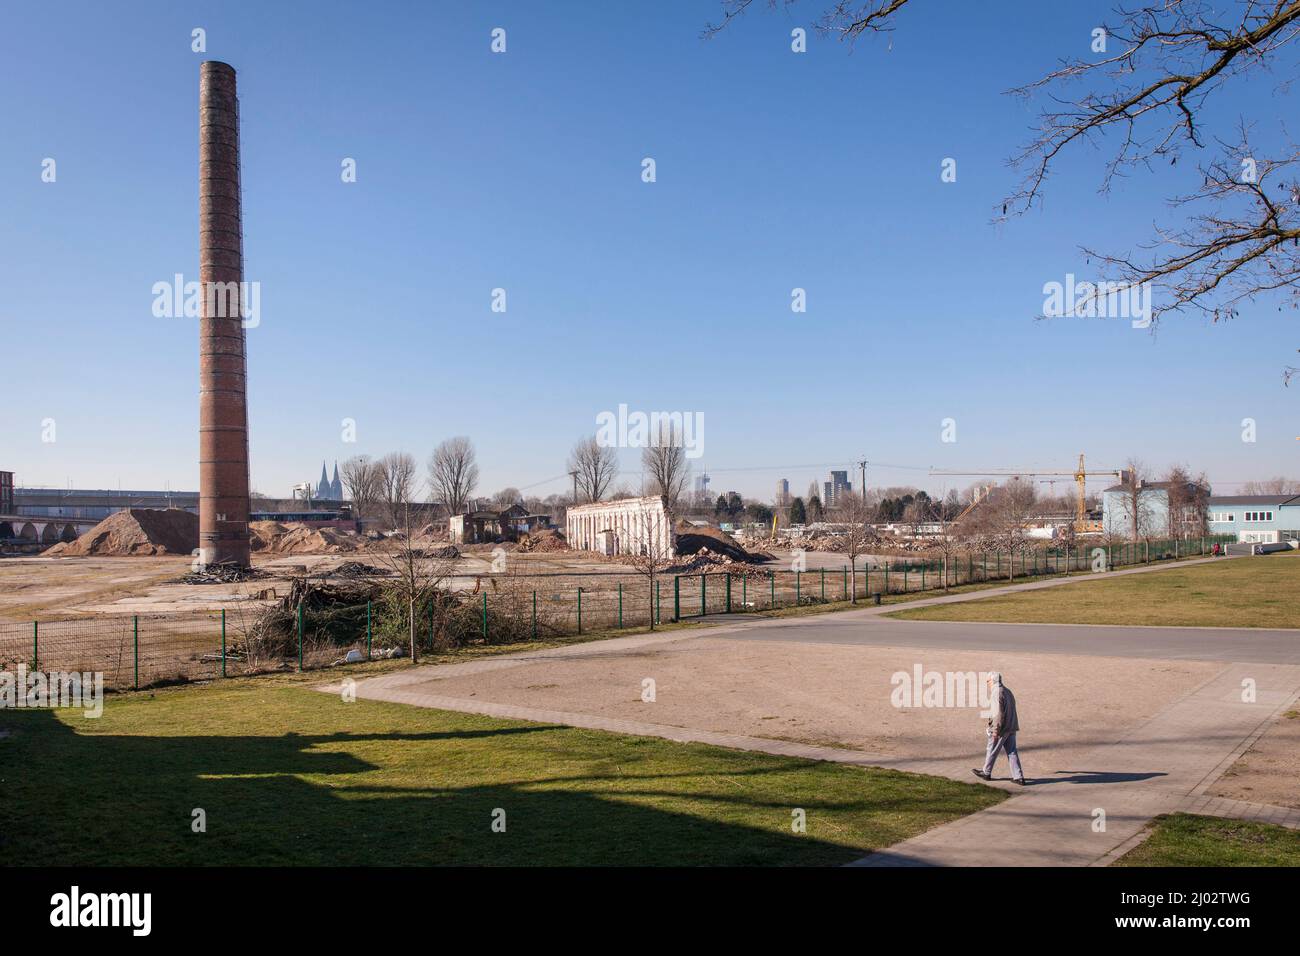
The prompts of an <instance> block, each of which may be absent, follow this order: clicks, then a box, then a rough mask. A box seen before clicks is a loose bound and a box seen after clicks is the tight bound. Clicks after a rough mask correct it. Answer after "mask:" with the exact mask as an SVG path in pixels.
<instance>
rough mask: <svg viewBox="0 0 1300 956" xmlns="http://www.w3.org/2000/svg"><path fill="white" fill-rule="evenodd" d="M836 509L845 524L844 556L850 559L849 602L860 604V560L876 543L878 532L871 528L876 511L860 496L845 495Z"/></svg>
mask: <svg viewBox="0 0 1300 956" xmlns="http://www.w3.org/2000/svg"><path fill="white" fill-rule="evenodd" d="M843 499H844V500H843V501H842V502H841V503H840V504H839V506H838V507H837V508H836V517H837V518H838V520H839V521H840V522H842V523H843V524H844V526H845V527H844V536H843V538H841V539H840V541H841V542H842V550H843V551H844V556H845V557H847V558H848V559H849V602H850V603H851V604H857V603H858V558H859V557H860V556H862V555H864V554H866V553H867V552H868V550H869V549H870V548H871V546H872V545H873V544H875V543H876V532H875V530H874V529H873V528H872V527H871V520H872V519H873V518H874V517H875V514H876V512H875V509H874V508H871V507H868V506H867V505H866V504H865V503H863V501H862V497H861V496H860V495H844V496H843Z"/></svg>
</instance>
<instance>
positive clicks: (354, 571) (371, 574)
mask: <svg viewBox="0 0 1300 956" xmlns="http://www.w3.org/2000/svg"><path fill="white" fill-rule="evenodd" d="M329 573H330V576H331V577H335V578H391V577H393V576H395V575H396V574H397V572H396V571H394V570H392V569H391V568H378V567H375V566H374V565H373V564H363V563H362V562H360V561H344V562H343V563H342V564H340V565H339V566H338V567H337V568H334V569H333V570H332V571H330V572H329Z"/></svg>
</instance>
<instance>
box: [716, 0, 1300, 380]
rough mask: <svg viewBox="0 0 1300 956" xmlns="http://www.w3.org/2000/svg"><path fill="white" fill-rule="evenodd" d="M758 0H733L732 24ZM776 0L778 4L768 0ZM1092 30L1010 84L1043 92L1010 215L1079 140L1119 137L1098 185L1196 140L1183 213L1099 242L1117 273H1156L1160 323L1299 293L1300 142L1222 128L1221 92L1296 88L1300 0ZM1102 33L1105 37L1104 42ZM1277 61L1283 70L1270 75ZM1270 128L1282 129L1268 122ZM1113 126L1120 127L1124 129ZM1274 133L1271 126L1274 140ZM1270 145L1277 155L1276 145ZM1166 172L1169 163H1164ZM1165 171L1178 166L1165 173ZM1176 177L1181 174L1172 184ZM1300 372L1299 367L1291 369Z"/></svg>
mask: <svg viewBox="0 0 1300 956" xmlns="http://www.w3.org/2000/svg"><path fill="white" fill-rule="evenodd" d="M821 2H822V3H824V4H826V3H829V6H828V7H824V8H823V9H824V10H825V12H824V13H823V15H822V17H821V19H820V21H819V26H820V27H821V29H822V30H823V31H824V32H825V33H828V34H831V35H837V36H839V37H840V38H841V39H847V40H849V41H853V40H855V39H857V38H858V37H859V36H861V35H862V34H864V33H868V32H871V33H880V32H887V31H889V30H891V29H893V26H894V22H895V21H896V20H897V19H898V16H897V15H898V14H899V13H900V11H901V10H902V9H903V8H904V7H905V6H906V5H907V4H908V0H821ZM752 4H753V0H722V9H723V14H724V18H723V20H722V22H721V23H719V24H716V25H711V26H709V27H707V28H706V30H705V35H706V36H708V35H712V34H714V33H717V32H718V31H719V30H721V29H723V28H724V27H725V26H726V25H727V23H729V22H730V21H731V20H732V19H734V18H735V17H736V16H738V15H739V14H741V13H743V12H744V11H745V10H746V9H747V8H749V7H750V6H751V5H752ZM768 5H769V6H772V7H775V6H778V4H777V2H776V0H769V4H768ZM1100 30H1101V31H1104V32H1102V33H1100V34H1097V33H1094V34H1093V45H1092V52H1093V53H1094V58H1093V59H1079V58H1074V59H1068V60H1065V61H1064V62H1063V63H1062V65H1061V66H1060V67H1059V68H1058V69H1056V70H1053V71H1052V72H1050V73H1048V74H1047V75H1046V76H1043V77H1041V78H1039V79H1037V80H1035V81H1032V82H1030V83H1028V84H1026V85H1024V86H1020V87H1017V88H1015V89H1013V90H1011V91H1010V92H1011V93H1013V94H1016V95H1019V96H1021V97H1024V98H1026V99H1030V98H1034V97H1041V98H1042V101H1043V102H1044V103H1045V104H1046V106H1045V107H1044V109H1043V110H1042V112H1041V113H1040V114H1039V117H1038V122H1037V128H1036V129H1035V132H1034V134H1033V136H1032V137H1031V139H1030V141H1029V142H1028V143H1027V144H1026V145H1024V146H1023V147H1022V148H1021V149H1020V150H1019V151H1018V152H1016V153H1014V154H1013V155H1012V157H1011V164H1012V166H1014V167H1015V168H1017V169H1018V170H1019V171H1020V173H1021V175H1022V179H1021V181H1020V183H1019V185H1018V186H1017V187H1016V189H1015V190H1014V191H1013V192H1012V194H1011V195H1010V196H1008V197H1007V198H1006V199H1005V201H1003V203H1002V209H1001V214H1000V216H998V217H996V218H997V219H999V220H1001V219H1006V218H1007V217H1008V216H1009V215H1020V214H1023V213H1025V212H1026V211H1028V210H1030V209H1032V208H1033V207H1034V205H1035V204H1041V202H1042V199H1043V194H1044V187H1045V185H1046V182H1047V179H1048V177H1049V174H1050V173H1051V172H1052V170H1053V169H1054V168H1055V166H1056V164H1057V162H1058V161H1060V160H1061V158H1062V156H1064V155H1065V154H1066V153H1067V152H1068V151H1070V150H1073V149H1079V148H1081V147H1082V146H1083V144H1085V143H1087V144H1089V145H1093V146H1095V145H1096V144H1097V143H1098V142H1099V141H1101V140H1103V139H1105V138H1109V141H1110V142H1111V143H1113V144H1114V146H1113V148H1112V150H1111V152H1110V153H1109V158H1108V159H1107V160H1106V162H1105V167H1104V173H1103V176H1102V179H1101V184H1100V188H1101V191H1102V192H1103V193H1106V192H1107V191H1108V190H1109V188H1110V186H1111V185H1112V183H1113V182H1114V181H1115V179H1116V178H1122V177H1126V176H1129V175H1131V174H1133V173H1140V172H1155V171H1156V168H1157V166H1161V167H1172V166H1175V165H1176V164H1177V162H1178V159H1179V157H1180V156H1182V155H1184V154H1185V153H1187V152H1189V151H1191V152H1192V153H1194V154H1195V155H1198V156H1201V157H1206V158H1204V159H1202V160H1201V161H1200V162H1198V163H1197V165H1196V169H1195V171H1194V172H1190V173H1188V174H1187V175H1186V177H1185V181H1186V183H1187V186H1186V191H1184V192H1183V193H1181V194H1178V195H1173V196H1171V197H1170V200H1169V201H1170V205H1171V207H1172V208H1173V210H1174V212H1175V214H1176V216H1178V217H1179V221H1178V222H1176V223H1175V224H1174V225H1172V226H1169V227H1157V228H1156V229H1155V231H1154V235H1153V236H1152V239H1151V241H1150V242H1148V243H1147V244H1145V245H1144V246H1143V248H1142V252H1140V253H1139V254H1136V255H1135V254H1131V253H1128V252H1123V253H1121V252H1118V251H1116V252H1110V253H1100V252H1096V251H1093V250H1090V249H1084V250H1083V251H1084V252H1085V253H1086V254H1087V255H1088V256H1089V258H1090V259H1091V258H1097V259H1098V260H1099V261H1100V262H1101V263H1102V264H1103V265H1104V267H1106V268H1107V269H1108V270H1109V271H1110V272H1111V275H1110V276H1108V277H1106V283H1107V285H1110V284H1111V283H1114V284H1115V285H1117V286H1119V287H1120V288H1124V289H1134V290H1136V289H1141V288H1142V287H1143V286H1145V285H1146V284H1148V283H1150V285H1151V287H1153V288H1156V289H1159V290H1160V291H1161V292H1163V293H1164V294H1165V296H1166V297H1167V300H1166V301H1165V302H1164V303H1163V304H1161V303H1154V302H1153V303H1152V305H1151V312H1150V316H1149V317H1150V319H1151V321H1152V325H1153V326H1154V324H1155V323H1156V322H1157V321H1158V320H1159V318H1160V316H1161V315H1162V314H1163V313H1165V312H1171V313H1180V312H1183V311H1185V310H1189V309H1191V310H1199V311H1200V312H1202V313H1204V314H1207V315H1210V316H1212V317H1213V318H1214V319H1215V320H1216V321H1217V320H1219V319H1229V318H1235V317H1236V316H1237V314H1238V312H1237V308H1238V306H1239V305H1240V304H1241V303H1242V302H1243V301H1253V300H1255V299H1256V297H1258V296H1261V295H1267V294H1270V293H1275V292H1279V291H1281V292H1284V293H1285V294H1287V295H1288V296H1290V297H1291V300H1292V303H1293V305H1294V304H1295V300H1296V298H1297V288H1296V285H1297V279H1300V182H1297V179H1296V176H1295V173H1294V171H1293V170H1294V167H1295V166H1296V165H1297V163H1300V148H1298V147H1297V146H1296V145H1295V144H1294V143H1292V142H1290V141H1289V138H1288V137H1287V134H1286V130H1285V128H1282V127H1281V124H1278V125H1279V129H1278V132H1279V133H1280V134H1281V136H1280V137H1279V142H1281V143H1282V145H1279V146H1276V147H1268V148H1264V149H1259V150H1257V149H1255V148H1254V147H1253V146H1252V145H1251V143H1250V140H1249V135H1248V132H1249V129H1250V127H1251V123H1250V122H1248V121H1247V119H1246V118H1245V117H1242V116H1240V115H1239V116H1238V117H1237V128H1236V130H1235V133H1234V137H1233V138H1232V139H1227V140H1225V139H1222V138H1220V137H1218V136H1211V135H1210V133H1209V128H1210V127H1209V125H1208V124H1209V122H1210V121H1212V120H1213V119H1214V117H1215V112H1216V110H1217V109H1218V107H1217V104H1216V103H1214V102H1212V101H1213V100H1215V96H1216V94H1218V93H1219V92H1220V91H1222V90H1223V89H1225V88H1229V87H1232V86H1236V87H1246V86H1249V85H1250V84H1256V85H1255V86H1254V87H1253V88H1252V89H1251V94H1252V95H1250V96H1248V97H1245V98H1243V101H1244V102H1249V103H1252V104H1262V107H1260V108H1263V109H1268V108H1269V107H1271V106H1272V105H1273V103H1274V102H1275V100H1274V98H1273V97H1272V96H1271V95H1269V92H1270V91H1269V90H1268V88H1267V87H1268V86H1276V87H1278V88H1279V89H1280V90H1281V91H1282V92H1285V89H1286V86H1287V84H1288V83H1289V82H1290V78H1291V74H1292V73H1293V72H1294V69H1295V66H1296V62H1297V61H1296V56H1297V55H1296V49H1297V46H1296V43H1295V42H1294V41H1295V40H1296V39H1297V37H1298V36H1300V0H1235V2H1230V3H1210V2H1208V0H1145V2H1140V3H1138V4H1136V5H1135V6H1131V7H1127V8H1125V7H1121V8H1119V9H1117V10H1116V12H1115V14H1114V19H1113V22H1111V23H1108V24H1104V25H1103V26H1102V27H1101V28H1100ZM1099 44H1100V45H1099ZM1272 74H1278V75H1279V79H1278V80H1276V81H1274V80H1271V79H1270V76H1271V75H1272ZM1270 132H1271V131H1270ZM1112 134H1113V135H1112ZM1272 138H1273V137H1272V136H1266V137H1265V139H1272ZM1270 154H1271V155H1270ZM1162 175H1163V174H1162ZM1165 178H1166V179H1169V178H1172V177H1170V176H1165ZM1172 188H1173V189H1178V188H1180V187H1177V186H1175V187H1172ZM1298 372H1300V369H1298V368H1296V367H1288V368H1286V369H1285V371H1284V373H1283V381H1284V382H1289V381H1290V379H1291V378H1292V377H1293V376H1294V375H1296V374H1297V373H1298Z"/></svg>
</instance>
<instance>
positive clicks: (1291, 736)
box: [1210, 710, 1300, 809]
mask: <svg viewBox="0 0 1300 956" xmlns="http://www.w3.org/2000/svg"><path fill="white" fill-rule="evenodd" d="M1210 792H1211V793H1213V794H1214V795H1215V796H1219V797H1229V798H1231V799H1233V800H1248V801H1250V802H1251V803H1269V804H1272V805H1273V806H1275V807H1295V808H1297V809H1300V710H1292V711H1289V712H1287V713H1286V714H1284V715H1282V717H1281V718H1279V719H1278V720H1277V721H1276V722H1275V723H1274V724H1273V726H1272V727H1270V728H1269V729H1268V730H1266V731H1265V732H1264V734H1263V736H1261V737H1260V738H1259V740H1257V741H1255V745H1254V746H1253V747H1251V748H1250V749H1249V750H1248V751H1246V753H1245V754H1243V755H1242V757H1241V759H1240V760H1238V761H1237V762H1236V763H1235V764H1233V765H1232V767H1231V768H1229V769H1228V771H1227V772H1226V773H1224V775H1223V776H1222V777H1220V778H1219V779H1218V781H1216V782H1215V784H1214V786H1212V787H1211V788H1210Z"/></svg>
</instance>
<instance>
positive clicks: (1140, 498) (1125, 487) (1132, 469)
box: [1119, 458, 1155, 541]
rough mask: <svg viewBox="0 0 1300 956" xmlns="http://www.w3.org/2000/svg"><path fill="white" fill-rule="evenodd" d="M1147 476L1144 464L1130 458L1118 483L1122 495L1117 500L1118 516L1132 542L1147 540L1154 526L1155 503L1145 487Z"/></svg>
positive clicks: (1149, 491)
mask: <svg viewBox="0 0 1300 956" xmlns="http://www.w3.org/2000/svg"><path fill="white" fill-rule="evenodd" d="M1147 475H1148V471H1147V466H1146V464H1145V463H1144V462H1142V461H1141V460H1140V459H1138V458H1130V459H1129V460H1128V462H1127V464H1125V466H1124V477H1123V479H1122V480H1121V481H1120V488H1121V490H1122V491H1123V494H1122V495H1121V496H1120V499H1119V516H1120V520H1121V521H1122V522H1123V523H1124V524H1125V526H1126V527H1127V528H1128V534H1129V539H1130V540H1132V541H1142V540H1144V539H1146V538H1149V537H1150V536H1151V532H1152V530H1153V527H1154V524H1155V502H1154V500H1153V498H1152V495H1151V490H1150V489H1149V488H1147V487H1146V484H1147V480H1148V479H1147Z"/></svg>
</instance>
